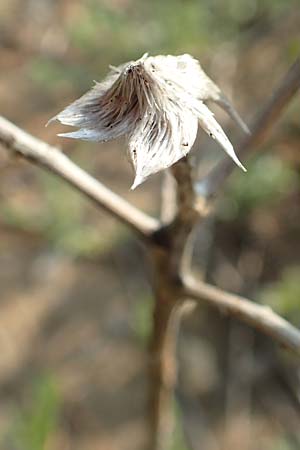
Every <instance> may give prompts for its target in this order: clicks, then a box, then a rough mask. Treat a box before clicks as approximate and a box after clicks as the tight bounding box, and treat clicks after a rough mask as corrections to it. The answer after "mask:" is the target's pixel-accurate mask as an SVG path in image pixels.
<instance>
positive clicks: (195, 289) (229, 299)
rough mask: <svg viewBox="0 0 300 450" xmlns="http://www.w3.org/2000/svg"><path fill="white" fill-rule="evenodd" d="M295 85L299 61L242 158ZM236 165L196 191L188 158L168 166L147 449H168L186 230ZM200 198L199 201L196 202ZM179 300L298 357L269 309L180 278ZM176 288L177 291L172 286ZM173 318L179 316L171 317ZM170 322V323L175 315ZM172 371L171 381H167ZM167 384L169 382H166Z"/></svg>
mask: <svg viewBox="0 0 300 450" xmlns="http://www.w3.org/2000/svg"><path fill="white" fill-rule="evenodd" d="M299 86H300V62H299V61H297V62H296V63H295V64H294V65H293V66H292V68H291V69H290V70H289V72H288V73H287V75H286V76H285V78H284V80H283V81H282V83H281V85H280V86H279V88H278V89H277V90H276V91H275V93H274V95H273V97H272V98H271V100H270V101H269V102H267V104H266V106H265V107H264V108H263V110H262V113H261V114H260V116H259V117H258V119H257V120H256V122H255V124H254V126H253V127H252V134H251V135H250V136H247V137H246V138H245V139H244V140H243V141H242V143H241V144H240V145H239V146H238V153H239V155H242V156H243V155H245V154H246V153H247V152H248V151H249V150H250V149H251V148H253V147H257V146H258V145H259V144H260V143H261V142H262V141H263V139H264V138H265V136H266V134H267V132H268V131H269V130H270V128H271V126H272V125H273V123H274V122H275V120H276V119H277V118H278V117H279V116H280V114H281V112H282V110H283V108H284V107H285V106H286V105H287V104H288V102H289V101H290V100H291V99H292V97H293V96H294V95H295V93H296V92H297V90H298V88H299ZM234 168H235V166H234V165H233V163H232V161H231V160H230V159H229V158H228V159H226V160H224V162H222V163H221V164H220V165H218V166H217V167H216V169H215V170H213V171H212V172H211V173H210V174H209V175H208V177H207V178H205V179H204V180H203V181H202V182H200V183H198V185H197V187H196V190H197V192H195V187H194V185H193V179H192V170H191V167H190V165H189V161H188V159H187V158H183V159H182V160H180V161H179V162H178V163H176V164H175V165H174V166H173V167H172V174H173V176H174V178H175V179H176V182H177V213H176V215H175V217H174V218H173V220H172V221H171V222H170V223H169V224H167V225H164V226H163V227H161V228H160V229H158V230H157V231H156V232H155V233H154V235H153V238H154V241H155V243H156V244H157V245H158V248H157V249H156V250H155V251H154V252H153V264H152V266H153V268H154V271H155V274H154V286H155V315H154V328H153V334H152V339H151V346H150V353H149V357H150V361H152V364H153V365H152V371H151V372H150V383H151V386H150V398H149V400H150V402H149V405H150V417H151V424H150V425H151V431H150V432H151V436H152V438H151V440H150V441H151V447H150V448H151V450H164V449H166V448H168V444H169V434H170V427H171V424H172V421H171V415H172V410H171V404H172V396H173V390H174V387H175V383H176V376H175V374H176V356H175V347H176V337H177V336H176V333H174V332H172V329H173V327H172V326H171V325H170V321H171V320H176V321H177V322H178V321H179V320H180V315H179V313H178V311H180V308H178V304H179V305H180V296H179V292H180V291H181V284H180V283H181V281H180V280H181V276H182V275H186V272H187V271H186V267H184V269H185V270H184V274H183V273H182V272H183V270H182V269H183V262H184V260H185V259H187V260H189V259H190V258H189V257H186V256H187V255H186V253H187V252H185V250H186V244H187V241H188V237H189V236H190V233H191V231H192V230H193V228H194V226H195V224H196V223H197V222H199V219H200V218H201V217H205V216H206V215H207V214H208V212H209V210H210V207H211V202H210V199H211V198H213V197H214V195H215V194H216V193H217V192H218V191H219V189H220V188H221V186H222V185H223V184H224V182H225V181H226V179H227V177H228V176H229V175H230V173H231V172H232V171H233V169H234ZM197 194H200V198H199V197H198V198H197ZM184 280H185V286H184V287H183V296H186V297H191V298H194V299H195V300H197V301H198V300H201V299H202V298H203V300H206V301H208V302H209V303H210V304H211V305H214V306H216V307H218V308H219V309H223V310H225V311H226V312H228V313H230V314H231V315H234V316H236V317H239V318H240V319H241V320H244V321H245V322H247V323H248V324H250V325H252V326H253V327H255V328H257V329H260V330H261V331H263V332H265V333H266V334H269V335H270V336H272V337H273V338H274V339H275V340H277V341H278V342H280V343H281V344H283V345H285V346H286V347H288V348H290V349H293V350H295V351H297V353H298V354H300V332H299V331H298V330H297V329H296V328H294V327H293V326H292V325H290V324H289V323H288V322H287V321H285V320H284V319H282V318H280V317H279V316H277V315H276V314H275V313H274V312H272V311H271V310H270V309H269V308H267V307H264V306H260V305H257V304H255V303H252V302H250V301H248V300H245V299H242V298H241V297H238V296H235V295H233V294H228V293H225V292H223V291H221V290H220V289H218V288H214V287H212V286H209V285H206V284H203V283H196V282H195V281H194V280H193V279H192V278H190V277H188V278H184ZM176 285H177V290H176V289H175V290H174V287H175V286H176ZM176 313H177V314H178V316H176ZM173 314H174V315H175V318H174V315H173ZM170 366H171V367H172V371H171V373H173V376H171V377H168V374H169V373H170V372H169V368H170ZM166 380H168V382H167V381H166Z"/></svg>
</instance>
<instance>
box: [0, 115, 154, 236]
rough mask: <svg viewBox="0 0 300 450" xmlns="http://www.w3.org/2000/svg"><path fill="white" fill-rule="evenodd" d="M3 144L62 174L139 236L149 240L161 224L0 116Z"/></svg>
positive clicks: (0, 135) (57, 151)
mask: <svg viewBox="0 0 300 450" xmlns="http://www.w3.org/2000/svg"><path fill="white" fill-rule="evenodd" d="M0 143H2V144H3V145H4V147H6V148H7V149H8V150H9V151H11V152H13V153H17V154H20V155H21V156H23V157H24V158H25V159H27V160H29V161H31V162H33V163H34V164H36V165H38V166H41V167H43V168H46V169H48V170H49V171H50V172H53V173H55V174H56V175H59V176H60V177H61V178H62V179H63V180H65V181H67V182H68V183H69V184H71V185H72V186H73V187H74V188H76V189H77V190H78V191H80V192H81V193H82V194H84V195H85V196H86V197H88V198H89V199H91V200H92V201H93V202H94V203H95V204H96V205H97V206H99V207H101V208H104V209H105V210H106V211H107V212H109V213H110V214H112V215H113V216H114V217H116V218H117V219H118V220H120V221H121V222H122V223H124V224H126V225H127V226H129V227H130V228H131V229H132V230H133V231H135V232H136V233H137V234H138V235H139V236H140V237H142V238H146V239H148V238H149V237H150V236H151V235H152V233H153V232H154V231H155V230H156V229H157V228H158V226H159V222H158V221H157V220H156V219H154V218H152V217H150V216H148V215H147V214H145V213H143V212H142V211H140V210H139V209H138V208H136V207H134V206H133V205H131V204H130V203H128V202H127V201H126V200H124V199H123V198H122V197H119V196H118V195H117V194H115V193H114V192H112V191H111V190H110V189H108V188H107V187H105V186H104V185H103V184H101V183H100V182H99V181H97V180H95V179H94V178H93V177H92V176H91V175H89V174H88V173H86V172H85V171H84V170H82V169H81V168H80V167H78V166H77V165H76V164H74V163H73V162H72V161H71V160H70V159H69V158H67V156H65V155H64V154H63V153H62V152H61V151H60V150H58V149H57V148H55V147H51V146H50V145H48V144H46V143H45V142H43V141H41V140H39V139H37V138H35V137H33V136H31V135H30V134H28V133H26V132H25V131H23V130H21V129H20V128H18V127H16V126H15V125H13V124H12V123H11V122H9V121H8V120H6V119H4V118H3V117H0Z"/></svg>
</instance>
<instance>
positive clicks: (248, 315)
mask: <svg viewBox="0 0 300 450" xmlns="http://www.w3.org/2000/svg"><path fill="white" fill-rule="evenodd" d="M183 296H185V297H186V298H190V299H194V300H196V301H198V302H202V301H204V302H207V303H208V304H210V305H211V306H214V307H216V308H218V309H219V310H220V311H222V312H224V313H227V314H229V315H231V316H233V317H236V318H238V319H240V320H241V321H243V322H246V323H247V324H248V325H251V326H252V327H254V328H256V329H258V330H259V331H261V332H263V333H265V334H267V335H268V336H271V337H272V338H273V339H274V340H275V341H277V342H278V343H279V344H281V345H283V346H284V347H286V348H288V349H290V350H293V351H295V352H296V353H297V354H298V355H300V330H298V329H297V328H296V327H294V326H293V325H291V324H290V323H289V322H288V321H286V320H285V319H283V318H282V317H280V316H279V315H278V314H276V313H275V312H274V311H272V309H271V308H269V307H268V306H264V305H259V304H257V303H254V302H252V301H250V300H248V299H246V298H244V297H241V296H239V295H235V294H230V293H228V292H225V291H223V290H222V289H219V288H217V287H214V286H211V285H209V284H206V283H202V282H199V281H196V280H195V279H194V278H193V277H191V276H189V277H185V279H184V287H183Z"/></svg>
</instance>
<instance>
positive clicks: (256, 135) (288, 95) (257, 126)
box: [197, 58, 300, 200]
mask: <svg viewBox="0 0 300 450" xmlns="http://www.w3.org/2000/svg"><path fill="white" fill-rule="evenodd" d="M299 89H300V58H298V59H297V60H296V61H295V63H294V64H293V65H292V66H291V68H290V69H289V71H288V72H287V73H286V75H285V76H284V78H283V80H282V81H281V83H280V85H279V86H278V88H277V89H276V90H275V91H274V94H273V95H272V97H271V98H270V100H269V101H268V102H267V103H266V104H265V106H264V107H263V109H262V111H261V113H260V114H259V116H258V117H257V119H256V120H255V122H254V124H253V126H252V127H250V129H251V134H250V135H247V136H246V137H245V138H244V139H243V140H242V142H241V143H240V144H239V145H237V147H236V150H237V154H238V156H239V157H240V158H241V159H242V160H244V159H245V157H246V155H248V153H249V152H250V150H254V149H257V148H258V147H259V146H260V145H261V144H262V142H264V140H265V139H266V136H267V135H268V133H269V132H270V130H271V128H272V127H273V125H274V123H275V122H276V120H278V118H279V117H280V115H281V114H282V111H283V110H284V108H285V107H286V106H287V105H288V104H289V102H290V100H291V99H292V98H293V97H294V95H295V94H296V93H297V91H298V90H299ZM235 168H236V166H235V165H234V164H233V162H232V161H231V160H230V159H229V158H226V159H224V160H223V161H222V162H220V163H219V164H218V165H217V166H216V168H215V169H214V170H212V172H210V173H209V174H208V176H207V177H205V178H204V179H203V180H201V181H200V182H199V183H197V192H198V193H199V194H200V195H201V196H202V197H204V198H206V199H208V200H209V199H211V198H213V197H214V196H215V195H216V194H217V193H218V192H220V188H221V187H222V186H223V185H224V183H225V181H226V180H227V178H228V177H229V175H230V174H231V173H232V172H233V170H234V169H235Z"/></svg>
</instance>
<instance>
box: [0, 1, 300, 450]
mask: <svg viewBox="0 0 300 450" xmlns="http://www.w3.org/2000/svg"><path fill="white" fill-rule="evenodd" d="M299 30H300V9H299V1H298V0H295V1H292V0H289V1H284V0H275V1H274V0H273V1H271V0H263V1H260V2H258V1H254V0H242V1H237V0H230V1H226V2H221V1H218V0H216V1H214V2H211V1H203V2H201V4H200V2H198V1H195V0H186V1H183V0H181V1H179V0H175V1H173V2H171V1H170V0H167V1H165V2H158V0H157V1H156V0H155V1H153V2H146V1H139V2H138V1H135V0H122V1H121V0H114V1H110V2H108V1H92V0H91V1H90V0H85V1H69V0H62V1H50V0H40V1H38V0H11V1H10V2H7V1H5V0H0V105H1V114H3V115H4V116H6V117H7V118H9V119H11V120H13V121H14V122H15V123H17V124H18V125H20V126H22V127H24V128H25V129H26V130H28V131H30V132H32V133H33V134H35V135H37V136H39V137H41V138H43V139H45V140H46V141H48V142H50V143H52V144H55V145H58V146H60V147H61V148H63V150H64V151H65V152H66V153H67V154H68V155H70V156H71V157H72V159H74V160H75V161H76V162H78V163H79V164H80V165H81V166H83V167H84V168H86V169H87V170H89V171H90V172H91V173H93V174H94V175H95V176H96V177H97V178H99V179H100V180H101V181H103V182H105V183H106V184H107V185H108V186H110V187H112V188H113V189H114V190H116V191H117V192H118V193H121V194H122V195H124V196H125V197H126V198H128V199H129V200H130V201H131V202H133V203H135V204H136V205H138V206H140V207H141V208H143V209H144V210H146V211H148V212H149V213H151V214H158V211H159V201H160V199H159V195H160V194H159V182H160V175H157V176H155V177H153V178H152V179H150V180H149V181H147V182H146V183H145V184H144V185H143V186H142V187H140V188H139V189H137V190H136V191H134V192H131V191H129V187H130V185H131V182H132V173H131V169H130V167H129V165H128V163H127V160H126V155H125V151H124V143H123V142H116V143H109V144H105V145H101V148H100V146H99V145H97V144H86V143H76V142H73V141H68V140H62V139H60V138H57V137H56V133H57V132H59V130H61V127H59V126H58V125H55V126H51V127H48V128H45V127H44V125H45V123H46V122H47V121H48V119H49V118H50V117H52V116H53V115H55V113H57V112H58V111H59V110H60V109H62V108H63V107H64V106H65V105H66V104H67V103H68V102H70V101H72V100H73V99H74V98H76V97H77V96H79V95H80V94H81V93H83V92H84V91H85V90H87V89H88V88H89V87H90V86H91V84H92V82H93V79H101V78H102V77H103V76H104V74H105V72H106V70H107V67H108V65H109V64H119V63H121V62H124V61H127V60H129V59H136V58H137V57H139V56H140V55H141V54H143V53H144V52H145V51H149V52H150V53H151V54H159V53H165V54H166V53H173V54H180V53H186V52H188V53H191V54H193V55H194V56H195V57H197V58H199V59H200V61H201V62H202V63H203V65H204V67H205V69H206V70H207V71H208V73H209V74H210V75H211V77H212V78H213V79H215V80H216V81H218V82H219V83H220V85H221V86H222V88H223V89H224V91H225V92H226V93H227V94H228V95H229V96H231V97H232V98H233V99H234V103H235V104H236V106H237V108H238V109H239V111H240V112H241V114H242V115H243V117H244V118H245V120H246V121H248V122H250V121H251V118H252V117H253V116H254V115H255V113H256V112H257V111H258V110H259V109H260V107H261V105H262V103H263V102H264V99H266V98H268V96H269V95H270V94H271V92H272V89H273V87H274V86H275V85H276V83H277V82H278V80H279V79H280V77H281V76H282V74H283V73H284V72H285V71H286V69H287V68H288V66H289V65H290V64H291V63H292V62H293V60H294V59H295V57H296V56H297V54H298V53H299V51H300V44H299V42H300V40H299V38H300V31H299ZM299 112H300V107H299V98H298V99H297V100H295V101H294V102H293V103H292V104H291V106H290V107H289V108H288V110H287V111H286V112H285V115H284V117H283V118H282V120H281V121H280V123H278V125H277V127H276V129H275V130H274V133H273V134H272V136H271V138H270V140H269V141H268V145H266V146H265V148H264V149H263V152H260V154H259V155H256V156H254V157H253V158H252V159H251V160H250V161H249V162H248V163H247V167H248V174H247V176H246V177H245V176H244V175H241V174H238V173H237V174H236V175H234V177H232V180H231V181H230V183H229V185H228V188H227V190H226V192H224V196H222V197H221V198H220V201H219V206H218V211H217V214H216V216H215V217H214V218H212V219H209V220H208V223H207V224H206V226H205V229H204V230H203V231H202V232H201V233H200V234H199V237H198V240H197V246H196V248H195V255H194V263H195V266H196V268H197V270H199V273H200V272H202V273H205V274H206V276H207V279H208V280H209V281H210V282H212V283H216V284H217V285H218V286H220V287H223V288H226V289H228V290H231V291H234V292H239V293H242V294H245V295H249V296H250V297H251V298H255V299H257V300H258V301H264V302H267V303H269V304H271V305H272V306H273V307H274V308H275V309H276V310H277V311H278V312H280V313H281V314H283V315H284V316H285V317H287V318H288V319H289V320H291V321H293V323H294V324H295V325H298V326H300V308H299V298H300V288H299V280H300V210H299V200H300V183H299V167H300V156H299V155H300V152H299V150H300V121H299V117H300V115H299ZM216 114H217V116H218V118H219V120H220V121H221V122H222V124H224V128H225V129H226V130H227V131H228V133H229V135H230V136H231V137H232V139H233V141H234V140H235V139H237V138H238V136H239V134H238V133H239V132H238V130H236V129H235V128H234V127H233V126H232V124H231V123H230V122H228V120H227V118H226V116H224V115H222V113H221V112H220V111H219V110H216ZM0 152H1V153H0V172H1V176H0V352H1V358H0V443H1V445H0V448H1V449H2V448H3V449H4V450H44V449H45V450H53V449H55V450H68V449H72V450H77V449H85V450H92V449H93V450H94V449H97V450H98V449H105V450H107V449H120V448H122V449H127V448H128V449H130V450H133V449H141V448H143V444H144V442H145V420H146V418H145V400H146V397H145V395H146V387H147V380H146V376H145V375H146V368H147V358H146V355H145V349H146V338H147V335H148V334H149V331H150V330H149V322H150V321H149V318H150V314H151V292H150V289H149V285H148V282H147V279H148V273H147V265H146V264H145V263H144V259H143V251H142V249H141V248H140V247H139V245H138V243H136V242H135V241H134V240H133V237H132V236H131V235H130V234H129V232H128V231H127V230H125V229H124V228H123V227H121V226H120V225H118V224H116V222H115V221H114V220H113V219H111V218H109V217H107V215H105V214H104V213H102V212H98V211H96V210H95V209H94V208H93V207H92V206H91V205H88V204H87V202H86V201H84V200H81V199H80V198H79V196H78V195H77V194H76V193H73V192H72V191H71V190H70V189H69V188H68V187H66V186H64V185H63V183H61V182H60V181H58V180H56V179H55V178H54V177H52V176H50V175H48V174H44V173H42V172H41V171H40V170H39V169H36V168H34V167H31V166H29V165H28V164H26V163H25V162H23V161H20V160H18V159H11V158H8V156H7V155H6V153H5V151H4V150H2V149H0ZM193 152H194V155H195V158H196V159H198V160H200V162H201V165H200V172H201V173H202V172H203V171H206V170H208V167H210V166H212V165H213V164H215V162H216V161H217V160H218V159H219V158H221V157H222V154H221V151H220V150H219V149H218V148H216V146H215V144H214V142H211V141H209V140H207V139H206V138H205V137H204V136H203V135H202V134H201V133H199V137H198V141H197V143H196V144H195V148H194V150H193ZM179 360H180V371H179V386H178V390H177V398H178V401H179V404H180V405H181V406H182V410H183V413H182V415H183V417H182V419H183V423H184V430H183V431H182V430H181V429H180V427H178V432H177V433H176V436H175V438H174V449H179V448H180V449H182V448H184V444H183V443H182V439H183V437H182V433H183V432H184V433H185V434H186V435H187V437H188V441H189V442H190V443H191V444H192V445H193V448H195V449H201V450H202V449H204V450H228V449H230V450H235V449H237V450H244V449H246V450H258V449H266V450H291V449H298V448H299V446H300V433H299V420H300V409H299V408H300V404H299V398H300V397H299V387H300V386H299V364H298V363H297V361H296V360H295V359H294V358H293V356H292V355H288V354H286V353H285V352H283V351H281V350H280V349H278V348H276V347H275V346H273V344H272V342H270V341H269V340H268V339H266V338H263V337H262V336H260V335H257V334H256V333H254V332H253V331H252V330H250V329H248V328H247V327H245V326H242V325H240V324H238V323H236V322H235V321H233V320H230V319H229V318H227V317H224V316H223V315H222V314H220V315H218V314H216V312H215V311H210V310H206V308H204V307H203V308H201V309H200V308H198V309H195V310H193V311H192V313H190V314H189V315H188V316H187V317H185V319H184V322H183V329H182V333H181V337H180V345H179Z"/></svg>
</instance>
